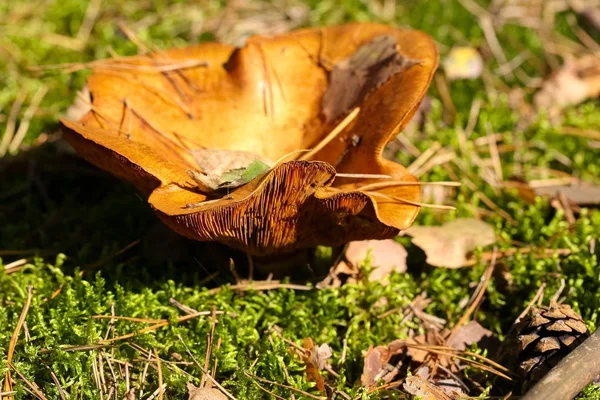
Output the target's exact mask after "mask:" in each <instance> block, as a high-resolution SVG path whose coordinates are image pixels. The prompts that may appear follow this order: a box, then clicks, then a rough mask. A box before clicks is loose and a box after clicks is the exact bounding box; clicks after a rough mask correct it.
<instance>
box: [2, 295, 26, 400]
mask: <svg viewBox="0 0 600 400" xmlns="http://www.w3.org/2000/svg"><path fill="white" fill-rule="evenodd" d="M32 290H33V287H32V286H27V298H26V299H25V304H23V309H22V310H21V315H19V319H18V320H17V325H16V326H15V330H14V331H13V334H12V336H11V337H10V343H9V345H8V353H7V355H6V363H7V364H8V365H12V364H11V363H12V359H13V356H14V354H15V347H16V346H17V341H18V340H19V333H20V332H21V328H22V327H23V323H24V322H25V318H26V317H27V312H28V311H29V306H30V305H31V298H32ZM13 369H14V368H13ZM15 372H17V370H16V369H15ZM17 374H19V372H17ZM19 375H20V374H19ZM2 390H3V391H5V392H12V390H13V388H12V378H11V376H10V369H7V370H6V375H5V377H4V388H3V389H2Z"/></svg>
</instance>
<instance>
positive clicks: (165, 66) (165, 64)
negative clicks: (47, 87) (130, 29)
mask: <svg viewBox="0 0 600 400" xmlns="http://www.w3.org/2000/svg"><path fill="white" fill-rule="evenodd" d="M136 59H137V60H142V61H146V60H147V58H146V57H138V56H132V57H120V58H117V59H110V60H97V61H91V62H88V63H64V64H47V65H40V66H37V67H29V70H30V71H32V72H42V71H48V70H62V71H64V72H76V71H80V70H82V69H96V70H127V71H140V72H169V71H178V70H182V69H190V68H197V67H206V66H208V63H207V62H206V61H201V60H178V62H173V61H172V60H161V59H155V65H154V66H150V65H138V64H127V62H128V61H135V60H136Z"/></svg>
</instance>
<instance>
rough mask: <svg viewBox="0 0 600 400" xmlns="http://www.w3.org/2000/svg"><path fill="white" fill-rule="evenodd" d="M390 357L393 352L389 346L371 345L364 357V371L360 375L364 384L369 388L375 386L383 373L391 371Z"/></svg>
mask: <svg viewBox="0 0 600 400" xmlns="http://www.w3.org/2000/svg"><path fill="white" fill-rule="evenodd" d="M390 358H391V353H390V350H389V348H388V347H387V346H376V347H373V346H370V347H369V350H367V354H365V357H364V365H363V372H362V375H361V376H360V381H361V383H362V384H363V386H365V387H367V388H368V387H372V386H374V385H375V384H376V383H377V382H378V381H379V379H381V377H382V376H383V374H384V373H385V372H387V371H389V369H390V367H391V366H390V365H389V364H388V363H389V361H390ZM386 383H387V382H386Z"/></svg>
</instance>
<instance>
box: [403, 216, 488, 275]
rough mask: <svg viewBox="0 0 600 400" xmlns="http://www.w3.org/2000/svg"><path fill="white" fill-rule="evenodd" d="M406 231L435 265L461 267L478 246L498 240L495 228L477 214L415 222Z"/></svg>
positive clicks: (429, 262)
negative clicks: (434, 223) (431, 222)
mask: <svg viewBox="0 0 600 400" xmlns="http://www.w3.org/2000/svg"><path fill="white" fill-rule="evenodd" d="M406 234H407V235H410V236H412V242H413V243H414V244H415V245H416V246H418V247H420V248H421V249H422V250H423V251H424V252H425V254H426V255H427V263H428V264H430V265H433V266H434V267H446V268H460V267H462V266H463V265H465V264H466V262H467V256H468V254H469V253H470V252H471V251H473V250H474V249H475V248H476V247H479V246H488V245H490V244H493V243H495V242H496V235H495V233H494V228H493V227H492V226H491V225H489V224H487V223H485V222H483V221H481V220H478V219H475V218H458V219H455V220H453V221H450V222H448V223H446V224H444V225H442V226H413V227H411V228H409V229H407V230H406Z"/></svg>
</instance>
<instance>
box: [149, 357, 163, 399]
mask: <svg viewBox="0 0 600 400" xmlns="http://www.w3.org/2000/svg"><path fill="white" fill-rule="evenodd" d="M152 352H153V353H154V358H155V359H156V370H157V372H158V398H159V400H163V399H164V390H165V388H164V387H163V375H162V364H161V362H160V357H159V356H158V353H157V352H156V349H152Z"/></svg>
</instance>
